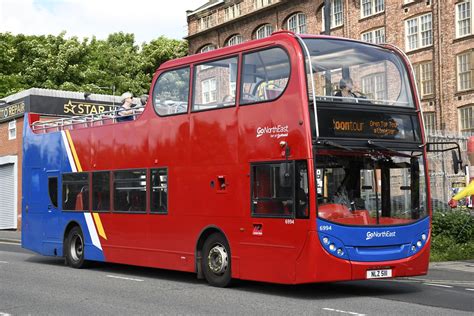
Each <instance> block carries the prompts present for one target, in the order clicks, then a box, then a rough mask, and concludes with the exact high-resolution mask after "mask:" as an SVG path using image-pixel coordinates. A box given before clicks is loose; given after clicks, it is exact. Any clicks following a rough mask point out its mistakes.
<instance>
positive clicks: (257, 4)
mask: <svg viewBox="0 0 474 316" xmlns="http://www.w3.org/2000/svg"><path fill="white" fill-rule="evenodd" d="M270 4H272V0H253V8H254V9H256V10H258V9H261V8H264V7H266V6H269V5H270Z"/></svg>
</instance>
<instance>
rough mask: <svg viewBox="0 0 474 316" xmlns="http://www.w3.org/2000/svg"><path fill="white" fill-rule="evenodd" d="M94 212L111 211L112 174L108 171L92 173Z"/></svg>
mask: <svg viewBox="0 0 474 316" xmlns="http://www.w3.org/2000/svg"><path fill="white" fill-rule="evenodd" d="M92 210H93V211H109V210H110V173H109V172H108V171H100V172H94V173H92Z"/></svg>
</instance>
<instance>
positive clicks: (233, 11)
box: [224, 2, 241, 21]
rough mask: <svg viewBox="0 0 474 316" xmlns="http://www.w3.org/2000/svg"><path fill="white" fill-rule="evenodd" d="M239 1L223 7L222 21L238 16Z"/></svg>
mask: <svg viewBox="0 0 474 316" xmlns="http://www.w3.org/2000/svg"><path fill="white" fill-rule="evenodd" d="M240 13H241V11H240V2H239V3H235V4H233V5H231V6H228V7H227V8H225V9H224V21H230V20H233V19H235V18H237V17H239V16H240Z"/></svg>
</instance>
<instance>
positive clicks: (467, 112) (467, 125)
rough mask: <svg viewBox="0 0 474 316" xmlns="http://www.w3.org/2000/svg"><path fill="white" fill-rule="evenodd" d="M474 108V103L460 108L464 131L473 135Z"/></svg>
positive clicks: (462, 129)
mask: <svg viewBox="0 0 474 316" xmlns="http://www.w3.org/2000/svg"><path fill="white" fill-rule="evenodd" d="M473 108H474V105H470V106H466V107H463V108H460V109H459V117H460V120H461V132H462V133H465V134H469V135H471V134H472V133H473V132H474V115H473Z"/></svg>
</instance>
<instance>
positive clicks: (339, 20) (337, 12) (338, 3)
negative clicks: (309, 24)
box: [321, 0, 344, 31]
mask: <svg viewBox="0 0 474 316" xmlns="http://www.w3.org/2000/svg"><path fill="white" fill-rule="evenodd" d="M321 15H322V19H321V21H322V24H323V25H322V30H323V31H324V30H326V27H325V20H324V6H323V8H322V9H321ZM330 16H331V28H335V27H338V26H341V25H343V24H344V19H343V17H344V9H343V4H342V0H331V12H330Z"/></svg>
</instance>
